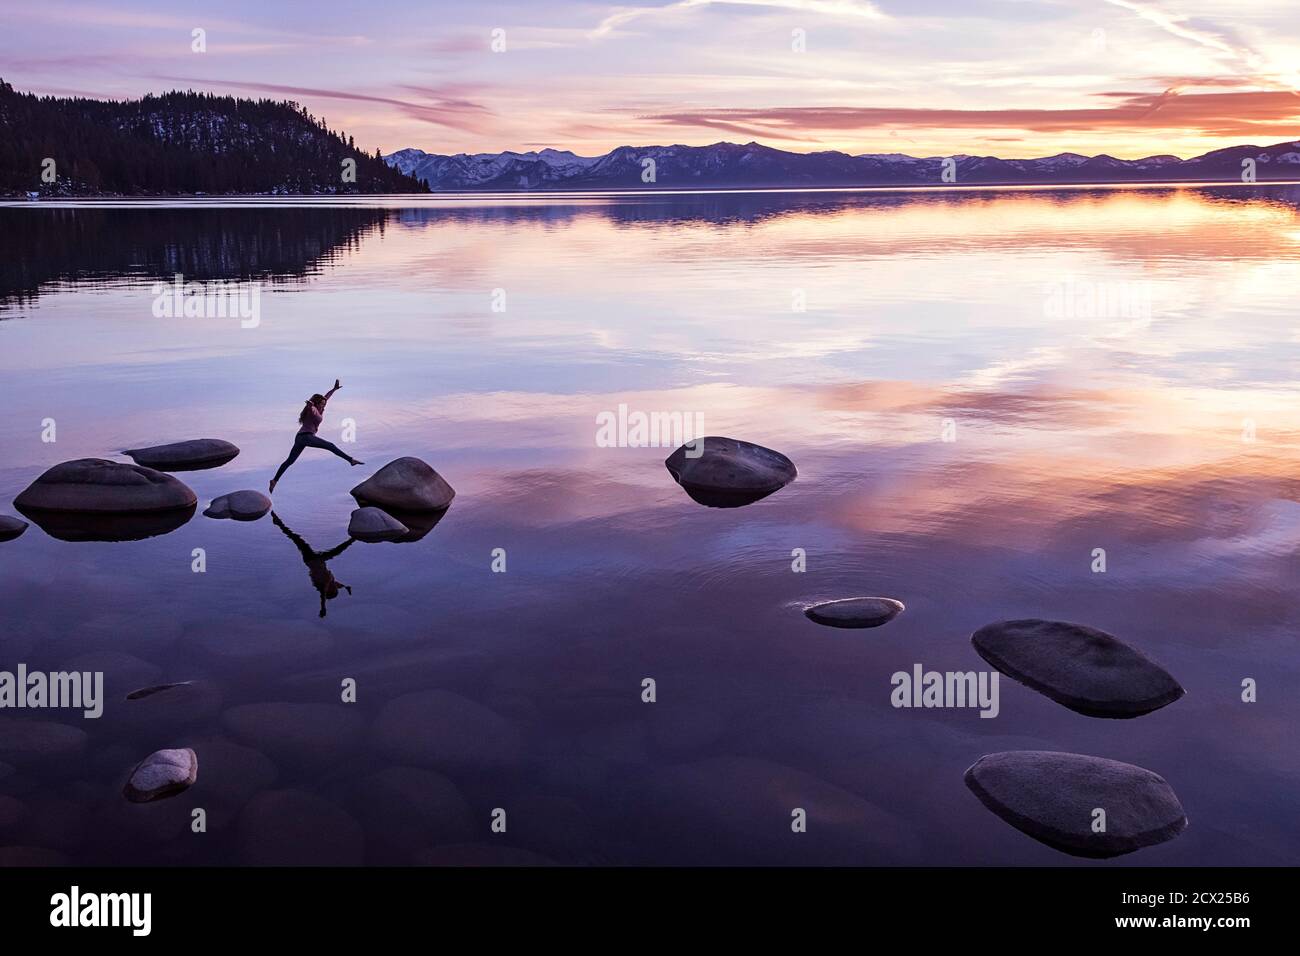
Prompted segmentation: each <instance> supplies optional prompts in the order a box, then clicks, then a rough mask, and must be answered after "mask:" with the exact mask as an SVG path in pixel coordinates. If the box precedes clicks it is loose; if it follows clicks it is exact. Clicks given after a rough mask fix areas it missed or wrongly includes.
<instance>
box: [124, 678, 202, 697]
mask: <svg viewBox="0 0 1300 956" xmlns="http://www.w3.org/2000/svg"><path fill="white" fill-rule="evenodd" d="M193 683H194V681H189V680H183V681H177V682H176V683H173V684H154V685H153V686H151V687H141V688H140V689H139V690H133V691H131V693H129V694H127V695H126V699H127V700H143V699H144V698H146V697H152V696H153V695H154V694H161V693H164V692H166V691H169V690H172V689H173V688H176V687H188V686H189V685H190V684H193Z"/></svg>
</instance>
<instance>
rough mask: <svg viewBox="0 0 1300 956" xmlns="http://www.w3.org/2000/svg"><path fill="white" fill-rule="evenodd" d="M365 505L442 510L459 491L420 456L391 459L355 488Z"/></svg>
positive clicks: (398, 508)
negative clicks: (419, 457)
mask: <svg viewBox="0 0 1300 956" xmlns="http://www.w3.org/2000/svg"><path fill="white" fill-rule="evenodd" d="M352 497H353V498H356V499H357V503H358V504H360V505H362V506H363V507H364V506H366V505H378V506H379V507H381V508H392V509H396V510H399V511H442V510H444V509H445V508H447V507H448V506H449V505H450V504H451V500H452V499H453V498H455V497H456V491H455V489H453V488H452V487H451V485H449V484H447V482H446V480H444V479H443V477H442V475H440V474H438V473H437V472H436V471H434V470H433V468H432V467H431V466H429V465H428V464H426V463H425V462H423V461H421V460H420V459H418V458H409V457H408V458H398V459H397V460H396V461H390V462H389V463H388V464H386V465H384V467H383V468H380V469H379V470H378V471H377V472H375V473H374V474H373V475H371V476H370V477H369V478H367V479H366V480H365V481H363V482H361V484H359V485H357V486H356V487H355V488H353V489H352Z"/></svg>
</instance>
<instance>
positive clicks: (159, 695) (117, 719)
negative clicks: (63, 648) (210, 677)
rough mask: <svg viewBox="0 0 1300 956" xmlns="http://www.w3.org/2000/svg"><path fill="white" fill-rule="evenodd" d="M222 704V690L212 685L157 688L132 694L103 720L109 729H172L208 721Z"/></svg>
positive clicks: (192, 683)
mask: <svg viewBox="0 0 1300 956" xmlns="http://www.w3.org/2000/svg"><path fill="white" fill-rule="evenodd" d="M221 703H222V693H221V689H220V688H219V687H218V686H217V685H216V684H214V683H212V682H211V681H207V680H191V681H182V682H180V683H176V684H159V685H157V686H153V687H143V688H141V689H139V690H134V691H131V692H130V693H128V694H127V695H126V700H125V702H124V703H122V705H121V706H116V707H114V708H113V709H112V712H111V713H108V714H105V719H108V720H111V721H112V724H111V725H112V726H121V727H125V728H130V729H137V730H142V729H145V728H149V729H150V730H154V729H157V728H166V729H171V728H177V727H183V726H186V725H187V724H193V723H197V722H199V721H203V720H208V719H209V718H211V717H212V716H214V715H215V714H216V713H217V712H218V711H220V709H221Z"/></svg>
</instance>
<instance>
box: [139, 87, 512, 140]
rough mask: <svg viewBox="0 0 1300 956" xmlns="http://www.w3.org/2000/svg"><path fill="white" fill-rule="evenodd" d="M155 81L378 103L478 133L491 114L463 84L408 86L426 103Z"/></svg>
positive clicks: (330, 92)
mask: <svg viewBox="0 0 1300 956" xmlns="http://www.w3.org/2000/svg"><path fill="white" fill-rule="evenodd" d="M155 78H156V79H159V80H166V81H168V82H173V83H197V84H200V85H203V86H211V87H235V88H237V89H242V90H255V91H258V92H262V93H275V94H278V95H281V96H298V97H313V98H319V99H332V100H351V101H354V102H360V103H379V104H383V105H385V106H392V107H396V108H397V109H398V110H399V111H401V112H402V114H403V115H405V116H409V117H411V118H412V119H417V120H420V121H421V122H424V123H433V124H435V125H438V126H446V127H449V128H451V129H458V130H465V131H468V132H482V131H483V130H484V128H485V120H487V119H488V118H489V117H490V116H491V115H492V111H491V110H490V109H488V108H487V107H486V106H484V105H482V104H480V103H475V102H472V101H470V100H466V99H464V98H463V96H464V93H465V92H466V90H467V89H468V88H467V87H466V86H465V85H459V86H454V87H452V88H451V89H450V90H448V91H440V90H438V89H436V88H432V87H413V88H412V87H408V89H414V90H417V91H419V92H420V93H421V94H423V95H425V96H426V97H428V100H427V101H426V102H416V101H413V100H404V99H398V98H396V97H392V96H379V95H376V94H370V93H360V92H357V91H354V90H334V89H326V88H322V87H314V86H291V85H287V84H282V83H260V82H256V81H252V80H231V79H220V80H216V79H207V78H201V77H193V76H158V77H155Z"/></svg>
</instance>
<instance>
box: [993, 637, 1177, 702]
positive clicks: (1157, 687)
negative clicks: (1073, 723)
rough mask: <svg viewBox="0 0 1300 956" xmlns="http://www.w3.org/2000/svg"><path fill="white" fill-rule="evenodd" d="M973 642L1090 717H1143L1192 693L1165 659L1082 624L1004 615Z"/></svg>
mask: <svg viewBox="0 0 1300 956" xmlns="http://www.w3.org/2000/svg"><path fill="white" fill-rule="evenodd" d="M971 643H972V644H973V645H974V646H975V650H976V651H977V652H978V653H979V655H980V657H982V658H984V659H985V660H986V661H988V662H989V663H990V664H992V665H993V666H994V667H996V668H997V669H998V670H1000V671H1001V672H1002V673H1004V674H1006V675H1007V676H1008V677H1010V678H1012V679H1014V680H1018V681H1020V683H1022V684H1025V685H1026V686H1028V687H1032V688H1033V689H1034V690H1036V691H1038V692H1039V693H1042V694H1045V695H1046V696H1048V697H1050V698H1051V699H1052V700H1054V701H1056V702H1057V703H1058V704H1064V705H1065V706H1066V707H1069V708H1070V709H1071V710H1074V711H1077V712H1078V713H1081V714H1086V715H1087V716H1089V717H1139V716H1141V715H1142V714H1148V713H1150V712H1151V711H1153V710H1158V709H1159V708H1161V707H1163V706H1165V705H1166V704H1169V703H1172V702H1173V701H1175V700H1177V699H1178V698H1179V697H1182V696H1183V694H1184V693H1186V692H1185V691H1184V690H1183V688H1182V686H1181V685H1180V684H1179V683H1178V681H1176V680H1174V678H1173V677H1172V676H1170V674H1169V673H1168V672H1167V671H1166V670H1165V669H1164V668H1163V667H1161V666H1160V665H1158V664H1156V663H1154V662H1153V661H1151V660H1149V659H1148V658H1147V657H1145V656H1144V655H1142V654H1141V653H1139V652H1138V651H1136V650H1134V649H1133V648H1132V647H1129V646H1128V645H1127V644H1125V643H1124V642H1123V641H1121V640H1119V639H1118V638H1115V637H1113V636H1111V635H1110V634H1107V633H1106V632H1105V631H1099V630H1097V629H1095V628H1091V627H1085V626H1084V625H1082V624H1069V623H1067V622H1064V621H1041V620H1037V619H1028V620H1020V621H999V622H997V623H996V624H989V625H987V626H986V627H982V628H980V629H979V630H978V631H976V632H975V633H974V634H973V635H971Z"/></svg>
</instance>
